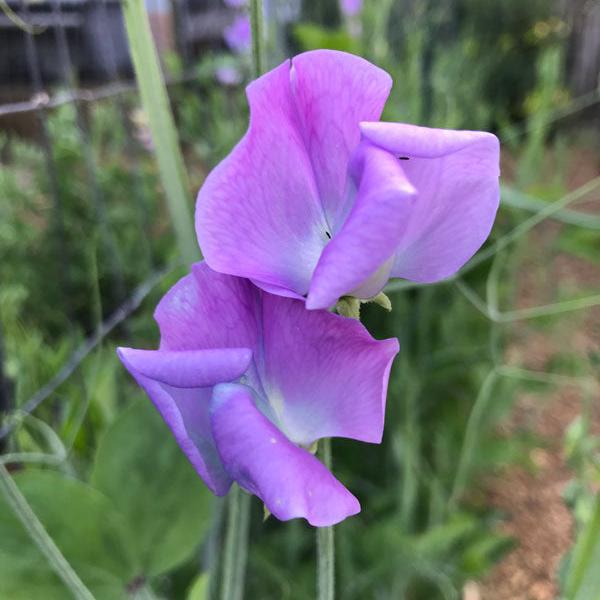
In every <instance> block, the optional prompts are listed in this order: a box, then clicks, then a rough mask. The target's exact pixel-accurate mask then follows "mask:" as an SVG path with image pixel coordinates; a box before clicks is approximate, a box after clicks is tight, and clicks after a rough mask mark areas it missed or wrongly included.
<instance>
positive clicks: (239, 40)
mask: <svg viewBox="0 0 600 600" xmlns="http://www.w3.org/2000/svg"><path fill="white" fill-rule="evenodd" d="M223 38H224V39H225V43H226V44H227V45H228V46H229V48H230V49H231V50H233V52H236V53H237V54H244V53H245V52H248V50H249V49H250V44H251V43H252V30H251V28H250V18H249V17H248V15H238V16H237V17H236V18H235V19H234V20H233V22H232V23H231V25H228V26H227V27H226V28H225V31H224V32H223Z"/></svg>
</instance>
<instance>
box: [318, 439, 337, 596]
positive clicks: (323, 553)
mask: <svg viewBox="0 0 600 600" xmlns="http://www.w3.org/2000/svg"><path fill="white" fill-rule="evenodd" d="M320 446H321V447H320V450H319V454H320V456H321V459H322V460H323V464H324V465H325V466H326V467H327V468H328V469H329V470H331V440H329V439H324V440H321V442H320ZM334 598H335V540H334V535H333V527H319V528H318V529H317V600H333V599H334Z"/></svg>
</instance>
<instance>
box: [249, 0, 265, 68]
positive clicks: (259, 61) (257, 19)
mask: <svg viewBox="0 0 600 600" xmlns="http://www.w3.org/2000/svg"><path fill="white" fill-rule="evenodd" d="M250 24H251V26H252V63H253V65H254V77H260V76H261V75H262V72H263V69H264V56H263V46H264V44H263V42H264V40H263V7H262V0H250Z"/></svg>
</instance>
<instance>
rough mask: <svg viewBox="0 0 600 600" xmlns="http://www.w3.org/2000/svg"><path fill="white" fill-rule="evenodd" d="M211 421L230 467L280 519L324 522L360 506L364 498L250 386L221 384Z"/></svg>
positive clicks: (333, 521) (339, 518)
mask: <svg viewBox="0 0 600 600" xmlns="http://www.w3.org/2000/svg"><path fill="white" fill-rule="evenodd" d="M210 421H211V428H212V433H213V436H214V439H215V442H216V445H217V449H218V452H219V456H220V457H221V460H222V462H223V465H224V466H225V469H226V470H227V472H228V473H229V474H230V476H231V477H233V479H235V480H236V481H237V482H238V483H239V485H240V486H241V487H243V488H244V489H245V490H247V491H248V492H250V493H251V494H255V495H256V496H258V497H259V498H260V499H261V500H262V501H263V502H264V503H265V506H266V507H267V508H268V509H269V511H270V512H271V513H272V514H273V515H274V516H275V517H277V518H278V519H280V520H282V521H287V520H288V519H294V518H298V517H303V518H305V519H306V520H307V521H308V522H309V523H310V524H311V525H314V526H316V527H323V526H329V525H335V524H336V523H339V522H340V521H342V520H344V519H345V518H346V517H349V516H351V515H354V514H356V513H358V512H359V511H360V504H359V503H358V500H357V499H356V498H355V497H354V496H353V495H352V494H351V493H350V492H349V491H348V490H347V489H346V488H345V487H344V486H343V485H342V484H341V483H340V482H339V481H338V480H337V479H336V478H335V477H334V476H333V475H332V474H331V473H330V472H329V471H328V469H327V468H326V467H325V466H324V465H323V464H322V463H321V462H320V461H319V460H317V459H316V458H315V457H314V456H313V455H312V454H311V453H310V452H308V451H307V450H304V449H303V448H299V447H298V446H296V445H294V444H293V443H291V442H290V441H289V440H288V439H287V438H286V436H285V435H283V433H282V432H281V431H279V429H277V427H275V426H274V425H273V423H271V421H269V419H267V418H266V417H265V416H264V415H263V414H262V413H261V412H260V411H259V410H258V409H257V408H256V406H255V404H254V401H253V397H252V391H251V390H250V389H249V388H247V387H245V386H243V385H238V384H223V385H219V386H216V387H215V389H214V393H213V398H212V401H211V415H210Z"/></svg>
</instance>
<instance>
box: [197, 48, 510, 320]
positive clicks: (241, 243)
mask: <svg viewBox="0 0 600 600" xmlns="http://www.w3.org/2000/svg"><path fill="white" fill-rule="evenodd" d="M391 85H392V81H391V78H390V76H389V75H388V74H387V73H386V72H385V71H382V70H381V69H379V68H377V67H375V66H374V65H372V64H370V63H368V62H367V61H365V60H363V59H362V58H359V57H357V56H353V55H350V54H345V53H343V52H335V51H331V50H316V51H313V52H307V53H305V54H301V55H299V56H296V57H295V58H294V59H293V60H291V61H286V62H285V63H283V64H282V65H280V66H279V67H277V68H276V69H274V70H272V71H270V72H269V73H267V74H266V75H264V76H263V77H260V78H259V79H258V80H256V81H254V82H253V83H252V84H250V86H248V90H247V95H248V101H249V104H250V110H251V116H250V126H249V129H248V131H247V133H246V135H245V136H244V137H243V138H242V140H241V141H240V142H239V144H238V145H237V146H236V147H235V148H234V149H233V151H232V152H231V154H230V155H229V156H228V157H226V158H225V159H224V160H223V161H222V162H221V163H220V164H219V165H218V166H217V167H216V168H215V169H214V170H213V171H212V173H211V174H210V175H209V176H208V178H207V179H206V182H205V183H204V185H203V187H202V189H201V190H200V192H199V194H198V201H197V205H196V231H197V234H198V239H199V242H200V246H201V248H202V250H203V252H204V256H205V257H206V261H207V262H208V264H209V265H210V266H211V268H213V269H215V270H217V271H220V272H222V273H229V274H232V275H238V276H243V277H248V278H250V279H251V280H252V281H253V282H254V283H255V284H256V285H258V286H260V287H261V288H262V289H264V290H266V291H269V292H272V293H275V294H279V295H282V296H289V297H293V298H304V297H306V306H307V308H311V309H313V308H327V307H330V306H332V305H333V304H334V303H335V302H336V300H337V299H338V298H339V297H340V296H342V295H347V294H351V295H355V296H357V297H361V298H367V297H370V296H373V295H375V294H377V293H378V292H379V291H380V290H381V289H382V288H383V286H384V285H385V283H386V282H387V280H388V278H389V277H403V278H406V279H411V280H413V281H419V282H434V281H438V280H440V279H444V278H446V277H449V276H450V275H452V274H453V273H455V272H456V271H457V270H458V269H459V268H460V267H461V266H462V265H463V264H464V263H465V262H466V261H467V260H468V259H469V258H470V257H471V256H472V255H473V254H474V253H475V252H476V251H477V249H478V248H479V247H480V246H481V244H482V243H483V242H484V241H485V239H486V238H487V236H488V234H489V232H490V229H491V227H492V224H493V221H494V217H495V214H496V210H497V207H498V201H499V184H498V176H499V167H498V164H499V144H498V140H497V138H496V137H495V136H493V135H491V134H489V133H482V132H474V131H451V130H441V129H428V128H425V127H416V126H414V125H404V124H400V123H385V122H378V119H379V118H380V115H381V112H382V109H383V106H384V104H385V101H386V99H387V96H388V94H389V91H390V88H391Z"/></svg>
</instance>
